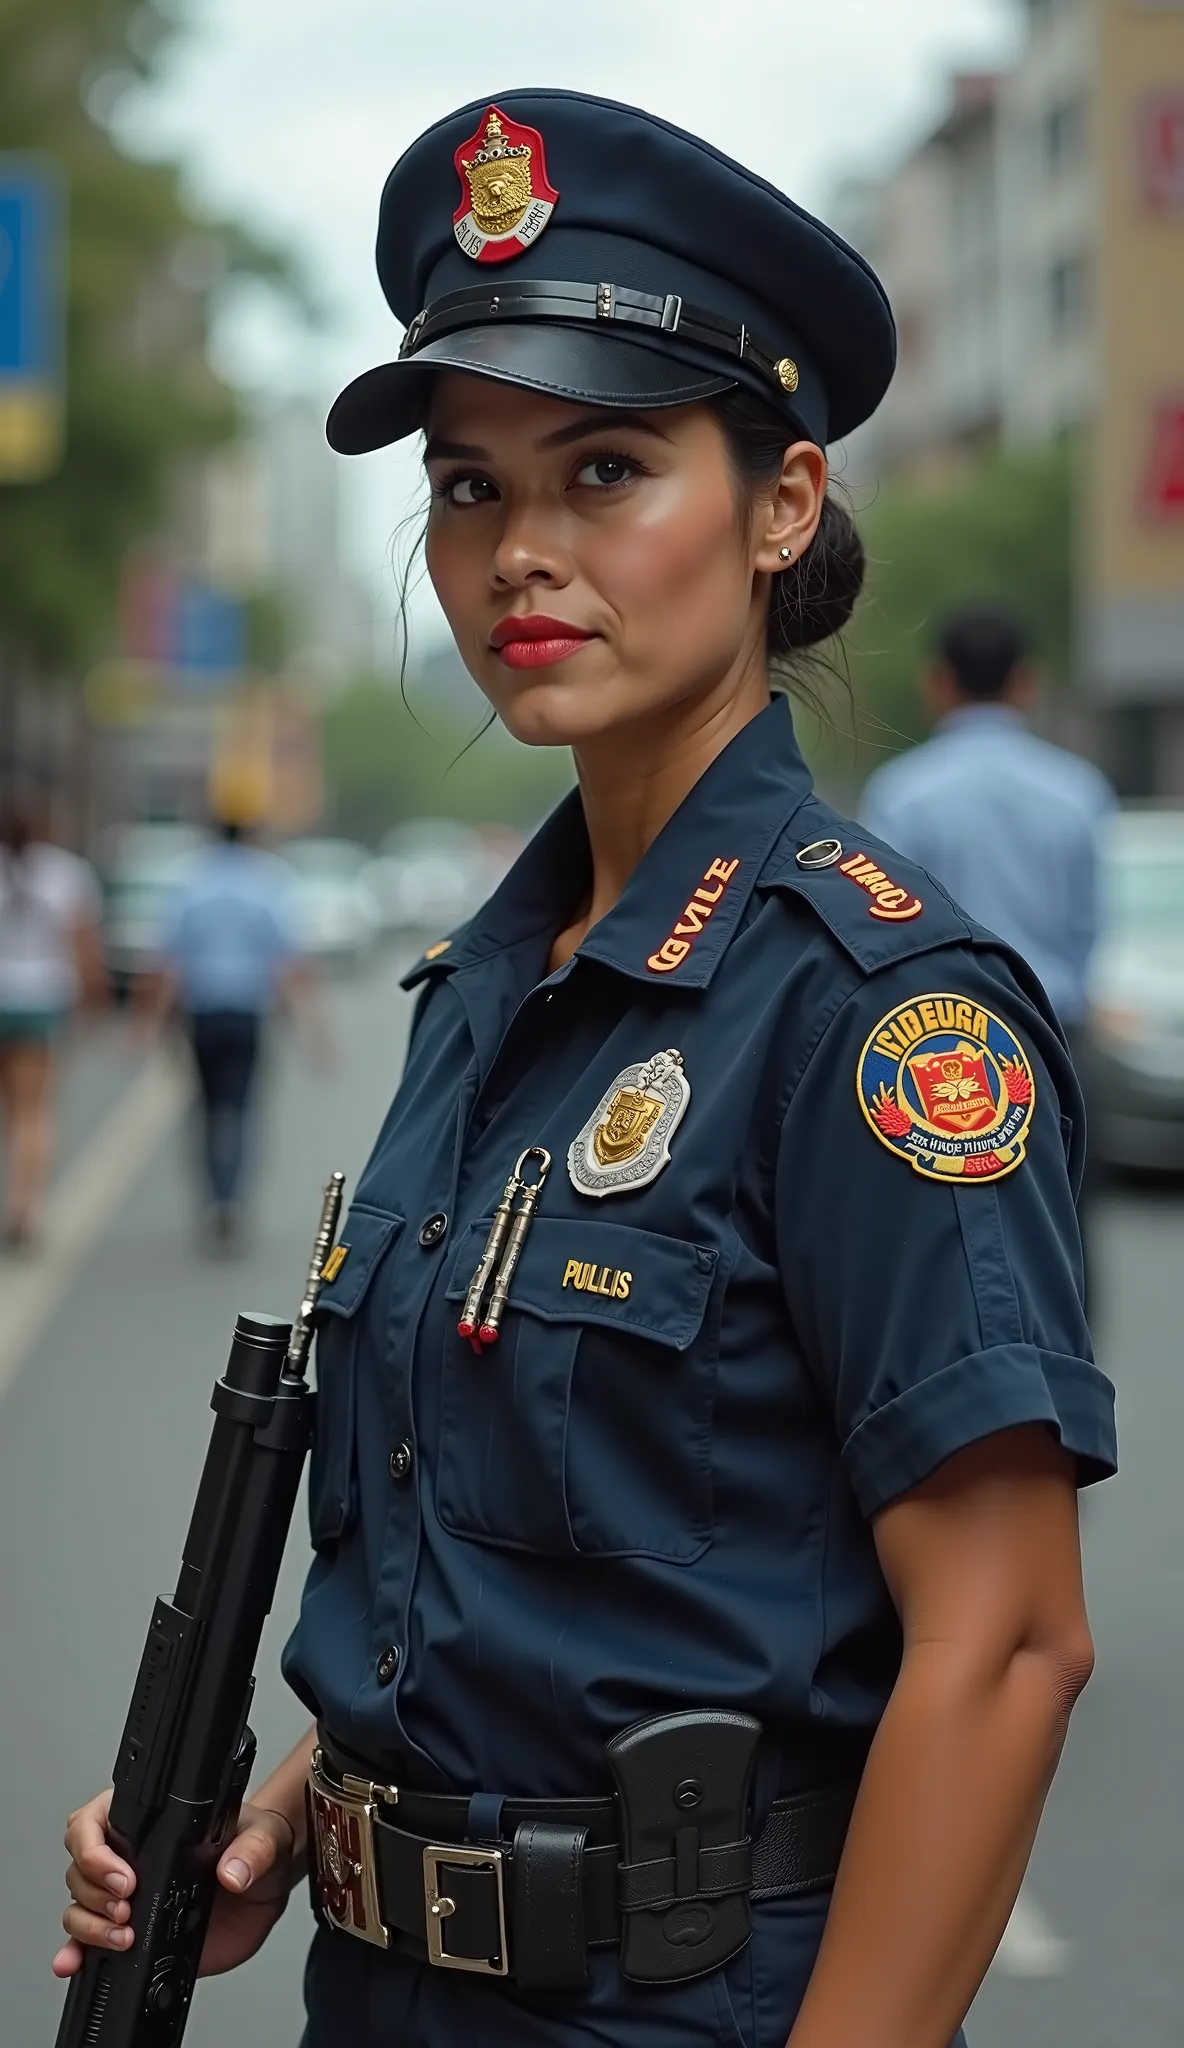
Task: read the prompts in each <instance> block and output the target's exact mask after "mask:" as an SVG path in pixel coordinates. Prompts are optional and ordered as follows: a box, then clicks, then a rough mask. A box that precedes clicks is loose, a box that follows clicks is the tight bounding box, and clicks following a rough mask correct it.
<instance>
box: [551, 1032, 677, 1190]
mask: <svg viewBox="0 0 1184 2048" xmlns="http://www.w3.org/2000/svg"><path fill="white" fill-rule="evenodd" d="M690 1099H691V1084H690V1082H689V1081H688V1080H687V1077H686V1075H685V1074H684V1073H683V1069H682V1054H681V1053H680V1052H677V1051H676V1050H675V1049H674V1047H673V1046H671V1047H669V1048H668V1049H667V1051H665V1052H656V1053H655V1054H654V1056H653V1058H652V1059H648V1060H644V1061H642V1062H640V1063H639V1064H638V1065H637V1066H633V1067H626V1068H625V1069H624V1070H623V1072H621V1073H619V1074H618V1075H617V1078H616V1080H615V1081H614V1082H613V1084H612V1086H611V1087H610V1088H609V1089H608V1090H607V1092H606V1093H605V1094H604V1095H602V1096H601V1099H600V1101H599V1102H598V1103H597V1105H596V1108H595V1109H594V1110H593V1112H592V1114H591V1116H590V1117H589V1118H588V1121H587V1123H586V1124H585V1125H584V1128H583V1130H582V1131H581V1132H580V1134H579V1136H578V1138H573V1139H572V1142H571V1144H570V1146H569V1147H568V1153H567V1171H568V1174H569V1175H570V1178H571V1184H572V1186H573V1187H574V1188H576V1189H577V1190H578V1192H579V1193H580V1194H581V1195H597V1196H599V1195H630V1194H632V1193H633V1190H634V1189H635V1188H644V1187H648V1186H649V1183H650V1182H651V1181H652V1180H656V1179H657V1178H658V1175H659V1174H660V1173H661V1171H662V1168H663V1167H664V1166H666V1165H668V1164H669V1161H670V1140H671V1139H672V1138H673V1136H674V1133H675V1131H676V1130H677V1129H678V1127H679V1125H680V1123H681V1122H682V1120H683V1118H684V1116H685V1115H686V1113H687V1104H688V1102H689V1101H690Z"/></svg>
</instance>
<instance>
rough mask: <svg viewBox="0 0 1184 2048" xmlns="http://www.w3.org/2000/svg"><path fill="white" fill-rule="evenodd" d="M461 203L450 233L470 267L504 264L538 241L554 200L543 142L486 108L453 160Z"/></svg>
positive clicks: (534, 132) (535, 133) (535, 132)
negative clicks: (466, 257)
mask: <svg viewBox="0 0 1184 2048" xmlns="http://www.w3.org/2000/svg"><path fill="white" fill-rule="evenodd" d="M453 161H454V163H455V164H456V174H457V176H458V178H459V179H460V189H461V201H460V205H459V206H458V207H457V209H456V212H455V213H454V214H453V216H452V231H453V234H454V235H455V236H456V239H457V241H458V242H459V244H460V246H461V248H462V249H463V250H464V253H465V255H466V256H471V257H472V258H473V261H474V262H475V263H505V262H506V261H507V260H508V258H510V257H511V256H518V255H520V254H521V252H522V250H523V249H528V248H529V247H530V244H531V243H532V242H534V241H537V239H538V237H539V236H540V235H541V234H542V232H543V229H544V228H545V227H546V225H547V222H548V221H549V220H550V218H551V215H552V213H553V212H554V211H555V202H556V200H557V199H558V197H559V194H558V192H557V191H556V190H555V187H554V186H553V185H550V184H548V182H547V162H546V156H545V153H544V150H543V138H542V136H541V135H540V134H539V131H538V129H537V128H524V127H522V126H521V125H520V124H519V123H518V122H517V121H511V120H510V118H509V116H508V115H506V114H503V113H501V112H500V111H499V109H498V108H497V107H490V109H489V112H488V113H487V114H486V116H485V119H484V121H483V122H482V124H481V126H480V128H478V130H477V133H476V134H475V135H472V136H470V138H469V140H468V141H467V142H462V143H461V146H460V148H459V149H458V150H457V152H456V156H455V157H454V159H453Z"/></svg>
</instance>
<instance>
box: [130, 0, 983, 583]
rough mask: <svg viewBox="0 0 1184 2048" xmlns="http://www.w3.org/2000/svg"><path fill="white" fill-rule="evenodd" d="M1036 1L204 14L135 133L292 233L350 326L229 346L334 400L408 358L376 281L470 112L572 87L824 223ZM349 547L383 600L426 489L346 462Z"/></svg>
mask: <svg viewBox="0 0 1184 2048" xmlns="http://www.w3.org/2000/svg"><path fill="white" fill-rule="evenodd" d="M1017 12H1018V8H1017V5H1016V0H812V4H809V5H807V4H805V0H765V4H764V5H763V6H761V5H759V4H758V5H756V6H753V5H752V4H751V0H749V4H745V5H742V4H740V0H574V4H566V0H511V4H508V5H507V4H503V5H497V4H493V0H193V6H192V13H193V17H194V19H195V21H196V23H197V26H196V28H195V30H194V32H193V33H192V34H191V35H190V36H189V37H188V38H187V39H186V41H185V43H184V44H183V45H181V46H179V48H178V50H177V53H176V54H175V56H174V58H173V60H172V62H171V65H170V75H169V78H168V81H167V83H166V85H165V88H164V89H163V90H158V91H156V92H155V93H154V94H153V95H152V97H151V99H150V100H147V101H143V100H142V101H141V102H140V103H139V104H137V105H136V106H135V107H134V108H131V107H128V108H127V109H126V111H125V113H124V115H123V117H122V118H123V121H124V124H125V127H126V131H127V133H128V134H129V137H131V136H134V138H135V140H136V143H137V145H138V146H140V147H143V148H145V149H146V150H148V151H149V152H154V151H155V150H157V149H159V150H167V151H168V152H169V153H170V154H173V153H176V154H179V155H180V156H182V157H183V158H184V160H185V161H186V162H187V164H188V165H189V167H190V171H191V177H192V183H193V187H194V190H195V192H196V194H197V195H198V196H199V197H200V198H201V199H202V200H204V201H205V202H207V203H209V204H210V205H212V206H214V207H217V208H219V209H230V210H233V211H234V212H235V213H237V214H238V215H239V216H241V217H245V218H246V219H247V220H248V221H250V222H251V223H252V224H253V225H255V226H257V227H259V228H261V229H263V230H264V231H266V232H268V233H270V234H274V235H277V236H279V237H280V238H281V239H282V240H284V241H286V242H288V243H290V244H291V246H292V247H293V248H295V249H296V250H297V251H298V252H299V253H300V255H301V256H302V258H303V261H304V263H305V265H306V267H307V270H308V273H309V275H310V277H311V278H312V280H313V282H314V284H315V285H316V287H317V288H318V289H319V290H320V292H321V293H322V295H323V297H324V298H325V300H326V301H327V303H328V305H329V307H330V309H331V314H332V319H331V325H330V326H329V328H328V329H327V331H326V332H325V333H323V334H321V335H319V336H317V337H315V338H312V339H310V337H309V336H308V335H307V334H301V333H297V332H296V331H294V329H293V328H292V327H291V325H290V324H288V323H284V322H282V321H279V320H277V319H276V317H275V316H274V314H273V313H272V312H270V311H269V310H268V309H267V308H266V307H264V306H262V305H255V306H252V307H246V306H243V307H240V308H239V310H238V311H237V313H236V315H235V317H234V319H233V321H232V322H230V323H229V324H228V326H227V329H226V331H225V333H224V334H223V336H222V338H221V353H222V358H223V362H224V365H225V367H226V368H228V369H229V370H230V371H231V373H232V374H233V375H234V376H235V377H236V378H237V379H238V380H239V381H241V382H244V383H246V384H248V385H251V386H253V387H255V388H258V389H260V390H268V391H272V390H304V391H309V392H311V393H312V394H314V395H315V396H316V397H317V399H318V400H320V399H323V398H325V397H331V396H332V394H333V391H334V390H335V389H336V388H337V386H338V385H339V384H341V383H343V382H344V381H345V380H346V379H347V378H348V377H349V376H350V375H351V374H353V373H354V372H355V371H356V370H359V369H362V368H364V367H366V366H368V365H369V364H370V363H372V362H377V361H381V360H384V359H386V358H387V357H389V356H390V355H391V354H393V353H394V349H395V346H396V343H397V335H398V330H397V328H396V326H395V323H394V321H393V319H392V316H391V315H390V313H389V312H388V311H387V309H386V306H385V303H384V301H383V299H382V295H381V293H380V291H379V288H378V283H377V280H376V278H375V275H374V265H373V244H374V227H375V221H376V218H377V207H378V196H379V193H380V191H381V188H382V183H383V180H384V178H385V177H386V174H387V171H388V170H389V169H390V166H391V164H392V163H393V162H394V161H395V158H396V157H397V156H398V155H399V154H400V152H401V151H402V150H403V149H405V148H406V147H407V145H408V143H409V142H411V141H412V140H413V139H414V137H415V136H416V135H417V134H418V133H419V132H420V130H421V129H423V128H425V127H427V126H428V125H429V124H430V123H431V122H432V121H434V120H436V119H437V118H438V117H439V116H440V115H442V114H445V113H447V112H448V111H449V110H450V109H451V108H453V107H456V106H461V105H463V104H464V103H465V102H466V101H467V100H470V99H477V98H481V97H488V98H490V99H492V98H496V96H497V94H498V93H499V92H500V91H503V90H505V89H506V88H507V87H510V86H514V85H559V86H566V87H569V88H576V89H580V90H584V91H588V92H596V93H602V94H604V95H606V96H607V97H610V98H615V99H622V100H629V101H633V102H635V103H637V104H639V105H641V106H644V107H647V108H649V109H651V110H652V111H653V112H655V113H658V114H662V115H664V116H666V118H667V119H669V120H672V121H676V122H678V123H680V124H681V125H682V126H684V127H687V128H691V129H693V130H695V131H697V132H698V133H700V134H702V135H704V136H705V137H707V139H708V140H710V141H712V142H714V143H716V144H717V145H718V146H719V147H721V148H723V149H725V150H727V151H728V152H729V153H730V154H732V155H734V156H737V157H739V158H740V159H741V160H742V161H743V162H745V163H747V164H749V165H750V166H751V167H752V168H753V169H754V170H756V171H759V172H760V173H761V174H762V175H763V176H765V177H766V178H769V179H770V180H771V181H772V182H773V183H775V184H777V185H779V186H781V187H782V188H783V189H784V190H785V191H787V192H789V193H791V194H792V195H793V197H794V198H796V199H798V200H800V201H801V202H803V203H804V204H805V205H807V206H810V207H812V208H813V209H815V210H819V211H823V212H825V210H826V206H827V202H828V198H829V195H830V193H831V192H832V191H833V188H834V185H835V183H836V181H837V180H839V179H841V178H842V177H843V175H844V174H846V173H849V172H857V171H867V170H871V171H875V170H876V169H878V168H879V167H881V166H882V165H884V164H885V163H888V162H890V161H891V158H892V156H893V154H894V153H895V152H896V151H898V150H899V149H901V148H902V147H903V146H905V145H906V144H907V142H908V141H909V140H910V139H911V138H912V137H913V136H915V135H917V134H919V133H920V132H922V131H923V129H924V126H925V123H926V122H927V121H928V120H929V119H930V118H931V117H933V116H934V115H935V114H936V113H938V112H939V111H940V108H941V106H942V102H943V95H944V92H945V89H946V80H947V79H948V75H949V73H950V72H951V70H955V69H973V68H975V67H977V66H983V65H990V64H992V63H995V62H998V61H1000V60H1001V59H1004V58H1005V57H1006V55H1007V53H1008V51H1009V50H1010V49H1011V47H1012V46H1013V40H1014V37H1015V34H1016V16H1017ZM347 467H348V469H349V471H350V474H349V476H348V478H347V480H346V514H347V519H346V529H347V549H348V554H349V558H350V560H351V562H352V563H353V564H354V565H356V567H357V568H358V569H359V570H360V571H361V572H362V573H363V574H364V575H365V576H366V579H367V581H368V582H370V583H371V584H372V585H373V583H374V581H375V579H376V578H377V577H378V576H379V575H380V573H381V563H382V553H383V549H384V546H385V544H386V541H387V538H388V536H389V533H390V531H391V528H392V526H393V525H394V523H395V521H396V519H397V517H398V514H399V511H400V509H401V506H402V504H403V503H404V502H405V498H406V491H407V470H406V467H405V465H403V464H402V463H400V461H399V460H398V458H397V457H392V455H390V454H389V453H380V454H378V455H373V456H365V457H361V458H359V459H357V460H356V461H355V462H353V463H351V464H349V465H348V466H347Z"/></svg>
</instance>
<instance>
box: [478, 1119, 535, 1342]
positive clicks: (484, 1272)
mask: <svg viewBox="0 0 1184 2048" xmlns="http://www.w3.org/2000/svg"><path fill="white" fill-rule="evenodd" d="M531 1159H537V1160H538V1161H539V1166H538V1170H537V1173H536V1176H535V1179H534V1180H533V1181H528V1180H527V1178H526V1167H527V1161H528V1160H531ZM550 1171H551V1154H550V1153H549V1152H548V1151H546V1150H545V1149H544V1147H543V1146H542V1145H529V1146H528V1147H527V1149H526V1151H525V1152H524V1153H523V1154H522V1157H521V1158H520V1159H519V1161H518V1164H517V1165H516V1166H515V1168H514V1171H513V1173H512V1174H511V1175H510V1178H509V1180H508V1181H507V1182H506V1186H505V1191H504V1193H503V1195H502V1198H501V1201H500V1202H499V1203H498V1205H497V1208H496V1209H495V1211H494V1216H493V1222H492V1224H491V1226H490V1231H489V1236H488V1237H487V1238H486V1240H485V1250H484V1251H483V1252H482V1254H481V1257H480V1260H479V1261H478V1264H477V1270H476V1272H475V1273H474V1274H473V1277H472V1279H471V1281H470V1282H469V1291H468V1293H467V1294H466V1295H465V1299H464V1306H463V1308H462V1310H461V1317H460V1321H459V1323H458V1324H457V1326H456V1329H457V1335H458V1336H460V1337H465V1338H467V1340H468V1342H469V1343H470V1344H471V1345H472V1347H473V1349H474V1351H476V1352H478V1353H480V1352H482V1351H483V1350H484V1349H485V1347H486V1345H487V1344H496V1343H497V1340H498V1337H499V1335H500V1334H501V1321H502V1313H503V1310H504V1309H505V1306H506V1300H507V1297H508V1295H509V1292H510V1282H511V1280H512V1279H513V1277H514V1268H515V1267H516V1266H517V1264H518V1261H519V1259H520V1258H521V1256H522V1247H523V1245H524V1244H525V1242H526V1233H527V1231H528V1230H529V1229H530V1225H531V1221H532V1219H533V1217H534V1213H535V1210H536V1209H537V1208H538V1203H539V1196H540V1195H541V1194H542V1192H543V1183H544V1182H545V1180H546V1178H547V1175H548V1174H549V1173H550ZM515 1203H517V1204H518V1206H517V1208H515V1206H514V1205H515ZM491 1281H492V1288H491V1291H490V1294H489V1300H488V1303H487V1302H486V1299H485V1295H486V1289H487V1288H489V1287H490V1283H491Z"/></svg>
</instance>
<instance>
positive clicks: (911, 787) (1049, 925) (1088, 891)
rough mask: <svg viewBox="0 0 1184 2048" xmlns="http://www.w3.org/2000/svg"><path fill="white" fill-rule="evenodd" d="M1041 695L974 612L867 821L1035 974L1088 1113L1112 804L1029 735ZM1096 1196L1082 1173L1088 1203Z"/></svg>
mask: <svg viewBox="0 0 1184 2048" xmlns="http://www.w3.org/2000/svg"><path fill="white" fill-rule="evenodd" d="M1037 682H1038V675H1037V670H1036V667H1035V664H1034V662H1033V660H1032V656H1031V650H1030V648H1029V646H1028V643H1027V640H1026V638H1025V635H1024V633H1023V630H1022V628H1021V627H1020V625H1019V624H1018V622H1017V621H1016V619H1015V618H1014V617H1013V616H1012V615H1011V613H1010V612H1008V611H1006V610H1005V609H1003V608H1002V607H996V606H990V605H975V606H971V607H967V608H966V609H964V610H961V611H958V612H956V613H954V614H953V615H952V616H951V617H950V618H949V619H948V620H947V621H946V623H945V625H944V626H943V628H942V630H941V632H940V634H939V636H938V640H937V645H936V651H935V655H934V658H933V660H932V661H931V663H930V664H929V666H928V668H927V669H926V671H925V674H924V678H923V684H922V687H923V692H924V696H925V699H926V702H927V704H928V706H929V709H930V710H931V712H932V713H933V715H934V718H935V720H936V726H935V730H934V732H933V735H932V737H931V738H930V739H928V740H926V741H925V743H924V744H923V745H922V746H919V747H914V748H912V749H911V750H910V751H909V752H908V753H906V754H901V755H898V756H897V758H896V759H895V760H892V761H888V762H886V763H885V765H884V766H883V767H882V768H878V769H876V771H875V773H874V774H873V775H872V776H870V777H869V779H868V783H867V786H866V788H865V790H864V793H863V803H862V806H861V809H860V818H861V821H862V823H863V824H865V825H866V826H867V827H868V830H869V831H871V832H874V833H876V835H877V836H878V837H879V838H881V839H886V840H887V841H888V844H889V845H890V846H895V847H897V848H898V849H899V851H900V852H901V853H904V854H907V855H908V857H909V859H910V860H915V861H919V862H920V863H921V864H922V866H924V867H927V868H929V869H930V871H931V872H932V873H933V874H935V875H936V876H937V878H938V880H939V881H940V882H943V883H944V884H945V886H946V888H947V889H948V890H949V892H950V894H951V896H953V897H954V898H955V900H956V901H957V902H958V903H960V904H961V905H962V907H963V909H965V910H968V911H969V912H970V915H971V916H972V917H974V918H977V919H978V921H979V923H980V924H984V925H986V926H987V928H988V930H990V931H994V932H998V934H999V936H1000V938H1003V939H1007V940H1008V941H1009V943H1010V944H1011V945H1013V946H1014V947H1015V948H1016V951H1017V952H1019V953H1021V954H1022V955H1023V957H1024V959H1025V960H1027V962H1028V964H1029V965H1030V966H1031V967H1032V968H1034V969H1035V971H1036V973H1037V974H1038V975H1039V976H1040V979H1041V981H1042V982H1043V983H1044V986H1045V989H1046V990H1047V992H1048V995H1049V997H1050V998H1051V1001H1052V1004H1053V1007H1054V1009H1055V1010H1056V1013H1057V1016H1058V1018H1059V1020H1060V1023H1061V1026H1062V1029H1063V1030H1064V1032H1065V1036H1066V1038H1067V1039H1068V1041H1069V1045H1070V1049H1071V1051H1072V1053H1073V1057H1074V1061H1075V1063H1076V1065H1077V1068H1078V1073H1079V1076H1080V1077H1081V1080H1082V1083H1083V1087H1084V1088H1085V1093H1086V1097H1087V1100H1088V1095H1089V1087H1088V1075H1089V1054H1088V1044H1087V1040H1086V1007H1087V1005H1086V971H1087V968H1088V964H1089V957H1090V954H1091V952H1092V950H1093V946H1094V942H1095V939H1096V937H1097V929H1098V843H1099V834H1100V827H1101V824H1102V821H1103V819H1104V818H1105V817H1106V815H1107V813H1108V812H1109V811H1110V810H1111V809H1112V808H1113V805H1114V801H1115V798H1114V791H1113V790H1112V789H1111V787H1110V784H1109V783H1108V782H1107V780H1106V778H1105V776H1104V775H1103V774H1102V773H1101V771H1100V770H1099V769H1097V768H1095V767H1094V766H1093V764H1092V763H1091V762H1089V761H1083V760H1082V759H1081V757H1080V755H1077V754H1073V753H1070V752H1068V751H1067V750H1066V749H1065V748H1064V747H1055V746H1052V745H1050V744H1049V742H1048V741H1047V740H1042V739H1038V738H1037V737H1036V735H1035V733H1033V732H1031V731H1030V730H1029V729H1028V726H1027V723H1026V713H1027V712H1028V711H1029V709H1030V708H1031V705H1032V702H1033V700H1034V697H1035V694H1036V688H1037ZM1088 1190H1092V1175H1091V1174H1090V1171H1089V1168H1088V1166H1087V1168H1086V1174H1085V1179H1084V1181H1083V1184H1082V1196H1083V1197H1085V1196H1086V1194H1087V1191H1088ZM1079 1213H1081V1214H1083V1206H1082V1204H1079ZM1083 1228H1084V1221H1083Z"/></svg>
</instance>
